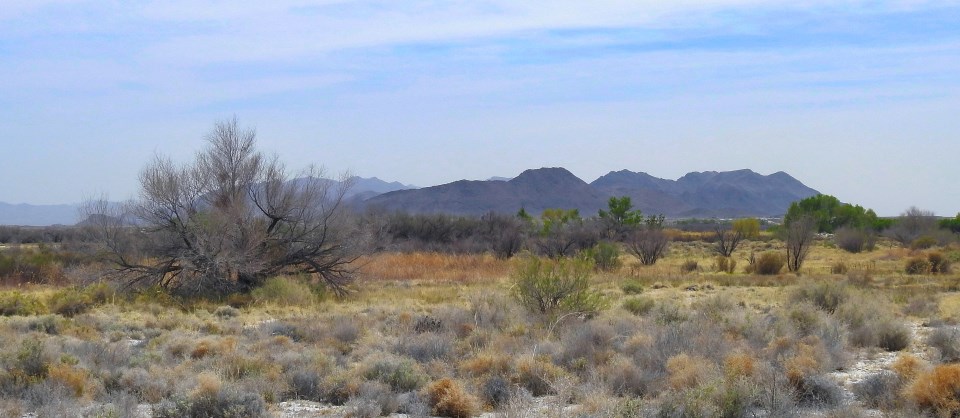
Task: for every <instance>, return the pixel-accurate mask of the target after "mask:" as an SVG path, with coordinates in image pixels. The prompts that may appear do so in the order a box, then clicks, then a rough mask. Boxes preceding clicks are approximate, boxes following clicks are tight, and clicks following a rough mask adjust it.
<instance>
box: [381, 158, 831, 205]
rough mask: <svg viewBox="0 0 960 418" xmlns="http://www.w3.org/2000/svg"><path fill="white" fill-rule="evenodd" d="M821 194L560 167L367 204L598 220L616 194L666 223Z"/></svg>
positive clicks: (741, 177) (719, 176)
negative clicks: (585, 173) (559, 213)
mask: <svg viewBox="0 0 960 418" xmlns="http://www.w3.org/2000/svg"><path fill="white" fill-rule="evenodd" d="M817 193H818V192H817V191H816V190H814V189H811V188H810V187H807V186H806V185H804V184H803V183H801V182H800V181H798V180H796V179H794V178H793V177H791V176H790V175H789V174H787V173H784V172H782V171H781V172H777V173H773V174H770V175H762V174H758V173H756V172H753V171H751V170H746V169H745V170H736V171H726V172H717V171H705V172H692V173H688V174H686V175H684V176H683V177H681V178H679V179H677V180H667V179H662V178H657V177H654V176H651V175H649V174H647V173H642V172H640V173H638V172H632V171H629V170H621V171H611V172H610V173H608V174H606V175H604V176H602V177H600V178H598V179H596V180H594V181H593V182H592V183H587V182H585V181H583V180H581V179H580V178H578V177H577V176H575V175H573V174H572V173H570V172H569V171H567V170H566V169H564V168H560V167H553V168H540V169H531V170H526V171H524V172H523V173H520V175H519V176H517V177H514V178H512V179H509V180H501V179H500V178H498V179H497V180H487V181H467V180H460V181H455V182H453V183H447V184H442V185H439V186H433V187H424V188H420V189H411V190H397V191H392V192H388V193H384V194H381V195H378V196H375V197H372V198H370V199H367V200H366V201H365V203H366V204H367V205H375V206H379V207H382V208H384V209H387V210H405V211H408V212H414V213H418V212H419V213H422V212H443V213H452V214H464V215H477V214H482V213H486V212H489V211H494V212H503V213H514V212H516V211H517V210H519V209H520V208H524V209H526V210H527V212H530V213H534V214H537V213H540V212H542V211H543V210H544V209H548V208H565V209H578V210H580V212H581V213H583V214H593V213H596V212H597V210H599V209H602V208H605V207H606V206H607V200H608V199H609V198H610V197H614V196H630V198H631V201H632V202H633V204H634V206H635V207H636V208H637V209H640V210H641V211H642V212H643V213H647V214H663V215H666V216H669V217H721V218H726V217H740V216H780V215H783V214H784V213H786V211H787V208H788V207H789V206H790V203H791V202H793V201H796V200H800V199H803V198H806V197H809V196H813V195H816V194H817Z"/></svg>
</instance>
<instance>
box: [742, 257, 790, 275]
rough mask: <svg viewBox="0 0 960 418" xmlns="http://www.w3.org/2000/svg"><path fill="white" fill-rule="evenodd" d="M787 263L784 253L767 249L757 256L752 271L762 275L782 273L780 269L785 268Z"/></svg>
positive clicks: (751, 267)
mask: <svg viewBox="0 0 960 418" xmlns="http://www.w3.org/2000/svg"><path fill="white" fill-rule="evenodd" d="M785 263H786V260H785V259H784V258H783V254H780V253H778V252H774V251H767V252H765V253H763V254H760V256H759V257H757V258H756V261H754V263H753V264H752V265H751V266H750V270H751V271H750V273H756V274H761V275H773V274H780V270H783V265H784V264H785Z"/></svg>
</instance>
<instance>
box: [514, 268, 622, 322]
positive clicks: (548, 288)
mask: <svg viewBox="0 0 960 418" xmlns="http://www.w3.org/2000/svg"><path fill="white" fill-rule="evenodd" d="M591 271H593V262H592V260H590V259H586V258H576V259H559V260H546V259H542V258H539V257H531V258H528V259H526V260H524V261H522V263H521V265H520V266H519V268H518V269H517V270H516V271H515V272H514V280H513V295H514V297H515V298H516V299H517V301H519V302H520V305H522V306H523V307H524V308H526V309H527V310H529V311H531V312H534V313H538V314H542V315H545V316H547V317H550V318H555V317H559V316H563V315H566V314H569V313H581V314H584V315H593V314H596V313H597V312H599V311H601V310H603V309H605V308H606V307H607V300H606V298H605V297H604V296H603V294H601V293H600V292H599V291H596V290H594V289H591V287H590V272H591Z"/></svg>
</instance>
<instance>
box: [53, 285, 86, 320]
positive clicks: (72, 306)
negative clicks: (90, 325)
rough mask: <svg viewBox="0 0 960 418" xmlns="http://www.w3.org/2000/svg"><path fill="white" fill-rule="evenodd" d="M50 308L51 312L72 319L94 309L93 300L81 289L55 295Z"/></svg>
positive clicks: (63, 290) (68, 290)
mask: <svg viewBox="0 0 960 418" xmlns="http://www.w3.org/2000/svg"><path fill="white" fill-rule="evenodd" d="M49 306H50V312H53V313H57V314H60V315H63V316H65V317H68V318H70V317H72V316H74V315H78V314H82V313H84V312H87V311H89V310H90V308H92V307H93V299H91V298H90V296H89V295H88V294H87V293H85V292H82V291H80V290H79V289H76V288H67V289H62V290H60V291H58V292H56V293H54V294H53V296H51V297H50V301H49Z"/></svg>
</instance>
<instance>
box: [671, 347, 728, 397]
mask: <svg viewBox="0 0 960 418" xmlns="http://www.w3.org/2000/svg"><path fill="white" fill-rule="evenodd" d="M715 371H716V365H715V364H713V362H711V361H710V360H708V359H706V358H703V357H698V356H689V355H687V354H685V353H681V354H678V355H675V356H673V357H670V358H669V359H667V372H668V373H669V379H668V381H669V383H670V387H671V388H673V389H689V388H693V387H696V386H699V385H700V384H701V383H704V382H706V380H707V379H709V378H712V377H714V376H713V375H712V374H713V373H712V372H715Z"/></svg>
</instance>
